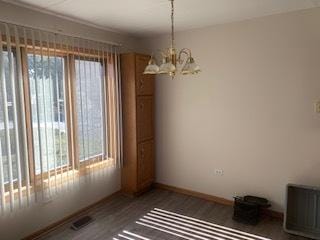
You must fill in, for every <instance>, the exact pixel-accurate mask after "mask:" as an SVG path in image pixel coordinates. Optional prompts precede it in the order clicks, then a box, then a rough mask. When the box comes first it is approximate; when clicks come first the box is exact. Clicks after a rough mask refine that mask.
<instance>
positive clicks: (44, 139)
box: [28, 54, 69, 174]
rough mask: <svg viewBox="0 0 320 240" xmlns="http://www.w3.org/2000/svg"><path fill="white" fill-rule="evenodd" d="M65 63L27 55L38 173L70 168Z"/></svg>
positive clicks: (47, 57) (50, 58)
mask: <svg viewBox="0 0 320 240" xmlns="http://www.w3.org/2000/svg"><path fill="white" fill-rule="evenodd" d="M64 64H65V60H64V58H63V57H58V56H50V57H49V56H45V55H38V54H28V70H29V85H30V98H31V111H32V127H33V145H34V158H35V171H36V174H39V173H42V172H47V171H48V170H56V169H61V170H62V169H63V167H67V166H68V165H69V160H68V138H67V125H66V114H65V113H66V109H65V105H66V104H65V69H64Z"/></svg>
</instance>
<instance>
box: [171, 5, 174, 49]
mask: <svg viewBox="0 0 320 240" xmlns="http://www.w3.org/2000/svg"><path fill="white" fill-rule="evenodd" d="M173 1H174V0H171V48H174V4H173Z"/></svg>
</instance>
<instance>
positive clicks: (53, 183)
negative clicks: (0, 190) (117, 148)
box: [4, 158, 115, 202]
mask: <svg viewBox="0 0 320 240" xmlns="http://www.w3.org/2000/svg"><path fill="white" fill-rule="evenodd" d="M114 166H115V160H114V159H113V158H108V159H105V160H103V161H99V162H94V163H91V164H87V165H84V166H80V170H77V169H74V170H66V171H64V172H62V173H58V174H56V175H53V174H52V175H51V176H50V178H48V177H47V176H45V177H44V179H43V186H41V176H40V175H37V177H36V179H37V181H36V190H37V191H38V190H41V189H42V187H43V188H44V189H47V188H49V187H57V186H60V185H63V184H67V183H68V181H72V180H73V179H75V178H78V177H81V176H85V175H89V174H90V173H93V172H95V171H99V170H101V169H104V168H109V167H114ZM29 191H30V194H33V193H34V191H35V188H34V187H33V186H31V185H30V186H29ZM12 194H13V198H14V199H15V200H16V199H18V197H19V189H18V188H14V189H13V191H12ZM21 194H22V196H23V197H25V196H27V186H23V187H21ZM10 195H11V193H10V191H6V192H5V193H4V196H5V200H6V202H10Z"/></svg>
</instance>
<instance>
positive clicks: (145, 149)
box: [138, 141, 154, 190]
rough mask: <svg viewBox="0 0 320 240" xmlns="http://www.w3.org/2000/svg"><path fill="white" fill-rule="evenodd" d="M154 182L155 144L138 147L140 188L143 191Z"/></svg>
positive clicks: (150, 142) (151, 142)
mask: <svg viewBox="0 0 320 240" xmlns="http://www.w3.org/2000/svg"><path fill="white" fill-rule="evenodd" d="M153 180H154V142H153V141H147V142H144V143H140V144H139V145H138V188H139V190H141V189H142V188H144V187H147V186H148V185H150V184H151V183H152V182H153Z"/></svg>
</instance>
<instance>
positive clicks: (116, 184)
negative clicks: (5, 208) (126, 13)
mask: <svg viewBox="0 0 320 240" xmlns="http://www.w3.org/2000/svg"><path fill="white" fill-rule="evenodd" d="M0 21H5V22H9V23H15V24H21V25H24V26H30V27H34V28H40V29H46V30H49V31H59V32H61V33H66V34H71V35H74V36H79V37H84V38H89V39H95V40H100V41H112V42H118V43H121V44H122V47H121V51H134V50H136V49H139V41H137V40H136V39H135V38H132V37H129V36H127V35H123V34H119V33H114V32H107V31H104V30H101V29H95V28H92V27H90V26H86V25H82V24H79V23H76V22H71V21H67V20H65V19H61V18H58V17H55V16H51V15H46V14H43V13H40V12H36V11H33V10H30V9H25V8H21V7H18V6H14V5H11V4H8V3H4V2H1V1H0ZM118 190H120V171H119V169H117V168H113V167H110V168H109V169H107V173H106V175H105V176H104V177H100V178H99V177H98V178H97V179H96V180H95V181H82V182H81V183H80V186H79V187H78V188H75V189H74V190H69V191H67V192H64V193H63V194H61V195H58V196H57V197H54V199H53V200H52V201H51V202H48V203H46V204H38V205H35V206H33V207H28V208H24V209H22V210H19V211H17V212H14V213H12V214H10V215H8V216H5V217H3V216H1V217H0V239H1V240H16V239H21V238H22V237H24V236H27V235H29V234H31V233H33V232H35V231H37V230H39V229H42V228H44V227H46V226H48V225H50V224H52V223H54V222H56V221H59V220H61V219H63V218H64V217H66V216H68V215H70V214H72V213H74V212H76V211H78V210H80V209H82V208H84V207H86V206H88V205H90V204H93V203H95V202H97V201H99V200H100V199H102V198H104V197H106V196H108V195H110V194H112V193H114V192H116V191H118Z"/></svg>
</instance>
